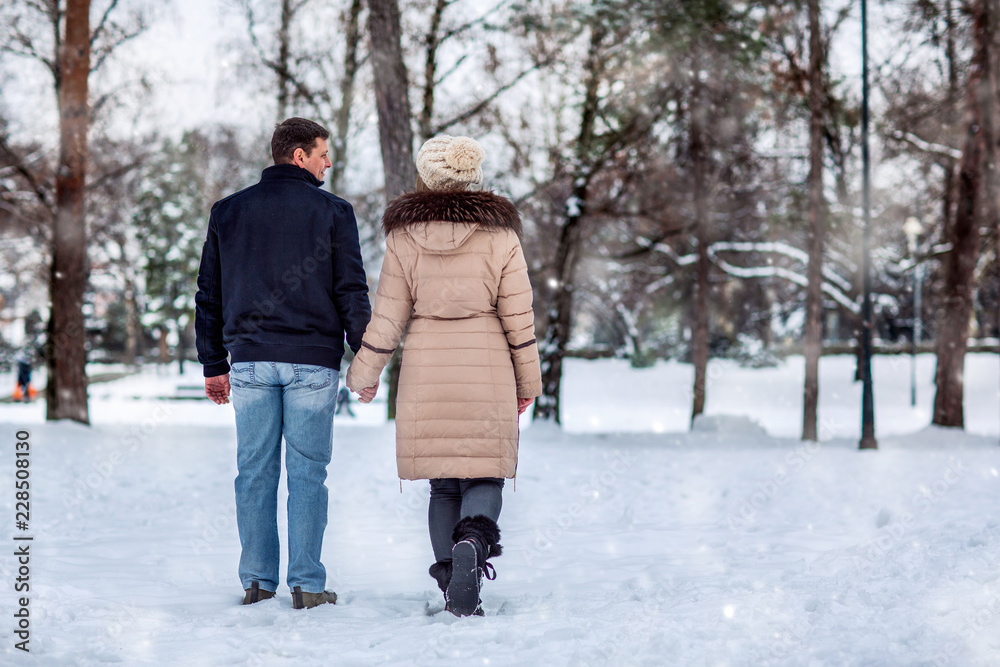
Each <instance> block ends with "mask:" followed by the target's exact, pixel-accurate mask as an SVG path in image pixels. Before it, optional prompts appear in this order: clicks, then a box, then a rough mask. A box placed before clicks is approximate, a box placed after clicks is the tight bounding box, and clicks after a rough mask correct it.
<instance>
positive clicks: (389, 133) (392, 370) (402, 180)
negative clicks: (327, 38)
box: [368, 0, 417, 419]
mask: <svg viewBox="0 0 1000 667" xmlns="http://www.w3.org/2000/svg"><path fill="white" fill-rule="evenodd" d="M400 32H401V31H400V27H399V6H398V5H397V4H396V0H369V2H368V38H369V41H370V44H371V57H372V69H373V70H374V72H375V104H376V106H377V108H378V129H379V142H380V144H381V147H382V171H383V173H384V174H385V198H386V201H387V202H390V201H392V200H393V199H395V198H396V197H397V196H398V195H401V194H403V193H404V192H407V191H411V190H413V189H414V188H415V187H416V180H417V168H416V165H415V164H414V163H413V128H412V127H411V126H410V98H409V95H408V94H407V90H408V83H407V77H406V64H405V63H404V62H403V48H402V45H401V42H400V39H401V38H400ZM401 365H402V344H400V348H399V349H397V350H396V354H394V355H393V357H392V360H391V361H390V362H389V405H388V411H387V415H388V418H389V419H394V418H395V416H396V395H397V392H398V388H399V369H400V368H401Z"/></svg>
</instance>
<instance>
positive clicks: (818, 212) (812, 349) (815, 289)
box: [802, 0, 826, 441]
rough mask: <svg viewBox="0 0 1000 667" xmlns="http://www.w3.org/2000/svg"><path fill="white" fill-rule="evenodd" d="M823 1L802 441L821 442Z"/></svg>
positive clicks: (812, 115) (815, 18)
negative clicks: (819, 422) (817, 415)
mask: <svg viewBox="0 0 1000 667" xmlns="http://www.w3.org/2000/svg"><path fill="white" fill-rule="evenodd" d="M819 16H820V7H819V0H809V233H808V242H807V245H808V252H809V267H808V270H807V287H806V321H805V331H804V335H803V348H804V352H805V362H806V377H805V388H804V392H803V411H802V439H803V440H813V441H815V440H818V438H819V436H818V431H817V426H816V421H817V419H816V414H817V410H818V406H819V358H820V354H821V353H822V351H823V241H824V235H825V233H826V231H825V229H826V221H825V217H826V202H824V201H823V60H824V57H823V40H822V33H820V24H819Z"/></svg>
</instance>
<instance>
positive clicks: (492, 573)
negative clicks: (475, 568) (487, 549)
mask: <svg viewBox="0 0 1000 667" xmlns="http://www.w3.org/2000/svg"><path fill="white" fill-rule="evenodd" d="M483 576H484V577H486V578H487V579H489V580H490V581H493V580H494V579H496V578H497V570H496V568H495V567H493V563H490V562H488V561H487V562H486V563H483Z"/></svg>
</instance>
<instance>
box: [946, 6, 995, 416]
mask: <svg viewBox="0 0 1000 667" xmlns="http://www.w3.org/2000/svg"><path fill="white" fill-rule="evenodd" d="M990 5H992V2H991V1H990V0H980V2H978V3H976V5H975V7H974V10H973V11H974V23H973V44H974V51H973V56H972V63H971V67H970V70H969V78H968V83H967V86H968V87H967V89H966V98H965V102H966V111H965V117H966V121H965V123H964V125H965V127H966V128H967V133H966V136H965V145H964V147H963V149H962V158H961V160H960V161H959V174H958V188H957V189H958V192H957V207H956V211H955V223H954V225H952V228H951V230H950V233H949V234H948V240H949V241H950V243H951V251H950V252H949V253H948V254H947V256H946V258H945V265H944V281H945V285H944V294H943V296H944V306H943V308H942V316H941V322H940V324H939V326H938V342H937V375H936V377H935V380H934V381H935V385H936V393H935V395H934V419H933V423H934V424H936V425H938V426H956V427H959V428H963V427H964V425H965V419H964V413H963V409H962V402H963V390H964V387H963V384H964V366H965V352H966V343H967V337H968V332H969V317H970V316H971V313H972V280H973V274H974V272H975V269H976V264H977V263H978V261H979V240H980V231H979V229H980V226H981V224H982V222H983V215H984V213H985V212H986V211H987V209H988V208H989V203H988V198H989V193H988V192H986V190H985V188H984V185H986V184H987V183H988V182H989V181H988V179H989V177H990V176H989V174H988V173H987V171H988V170H990V169H991V166H992V164H993V159H992V153H993V152H994V150H995V149H994V147H993V145H992V144H993V137H994V135H993V106H994V102H993V100H992V97H993V86H992V76H991V72H990V69H991V58H992V54H991V52H990V51H991V48H992V46H993V43H992V42H993V23H994V20H995V19H994V18H993V17H991V16H990V13H991V12H990V9H991V7H990Z"/></svg>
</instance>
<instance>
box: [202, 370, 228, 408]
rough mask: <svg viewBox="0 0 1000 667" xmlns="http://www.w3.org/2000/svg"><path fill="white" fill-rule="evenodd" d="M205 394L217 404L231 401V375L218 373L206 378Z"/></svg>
mask: <svg viewBox="0 0 1000 667" xmlns="http://www.w3.org/2000/svg"><path fill="white" fill-rule="evenodd" d="M205 395H206V396H208V398H209V399H210V400H211V401H212V402H213V403H215V404H216V405H225V404H226V403H228V402H229V375H228V374H226V375H216V376H215V377H213V378H205Z"/></svg>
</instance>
